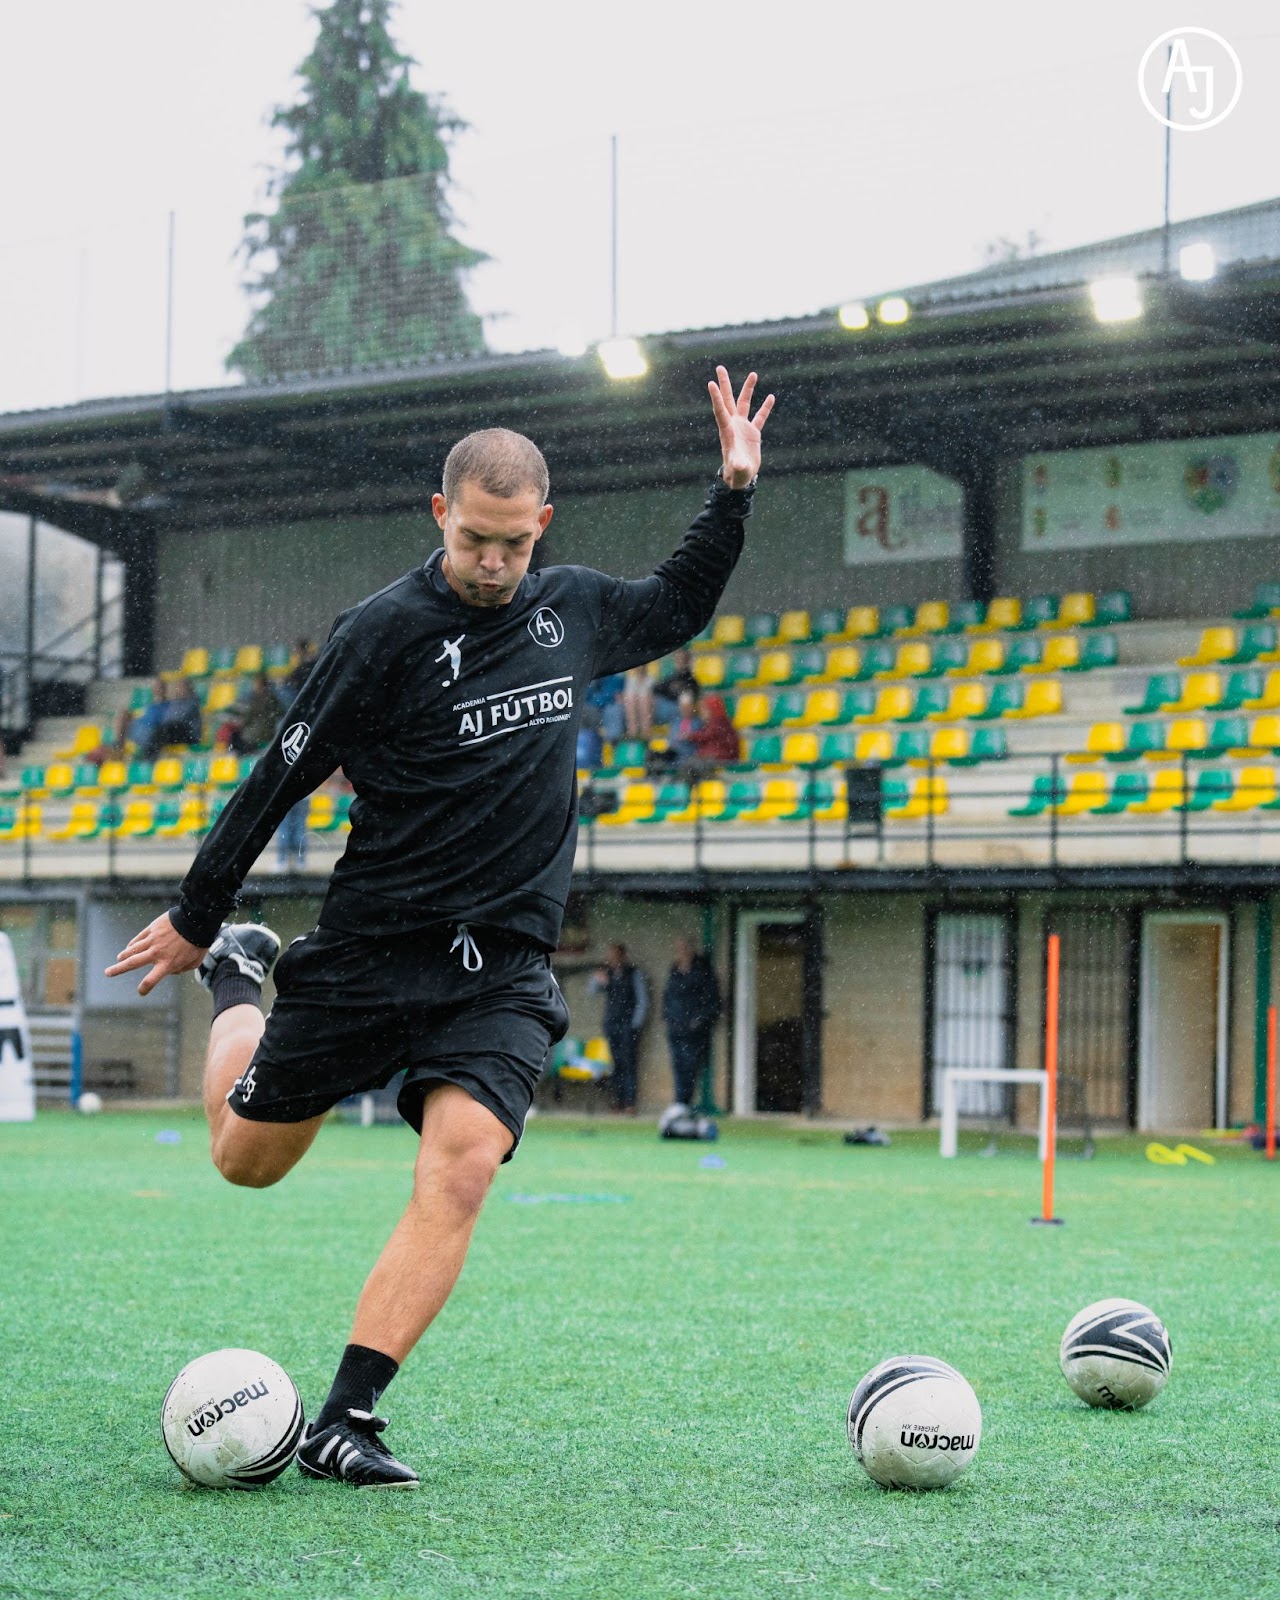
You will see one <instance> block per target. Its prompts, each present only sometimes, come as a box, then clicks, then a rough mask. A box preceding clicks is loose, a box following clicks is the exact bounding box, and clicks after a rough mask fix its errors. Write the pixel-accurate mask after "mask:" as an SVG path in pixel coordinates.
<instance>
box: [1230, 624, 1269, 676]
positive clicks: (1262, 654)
mask: <svg viewBox="0 0 1280 1600" xmlns="http://www.w3.org/2000/svg"><path fill="white" fill-rule="evenodd" d="M1276 645H1277V634H1276V625H1275V623H1274V622H1254V623H1251V624H1250V625H1249V626H1248V627H1246V628H1243V629H1241V632H1240V641H1239V643H1238V645H1237V646H1236V650H1235V653H1234V655H1229V656H1226V657H1224V659H1223V662H1222V665H1223V666H1224V667H1237V666H1238V667H1248V666H1251V665H1252V664H1253V663H1254V662H1255V661H1263V660H1273V659H1274V658H1275V655H1276Z"/></svg>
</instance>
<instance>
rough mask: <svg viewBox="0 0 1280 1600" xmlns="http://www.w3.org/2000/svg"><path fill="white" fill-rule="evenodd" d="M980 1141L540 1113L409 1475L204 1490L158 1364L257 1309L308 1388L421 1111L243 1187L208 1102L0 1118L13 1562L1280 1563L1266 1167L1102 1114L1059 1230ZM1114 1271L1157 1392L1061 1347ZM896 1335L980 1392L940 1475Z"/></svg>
mask: <svg viewBox="0 0 1280 1600" xmlns="http://www.w3.org/2000/svg"><path fill="white" fill-rule="evenodd" d="M164 1127H174V1128H177V1129H178V1130H179V1131H180V1132H181V1135H182V1141H181V1143H180V1144H176V1145H172V1144H157V1143H156V1142H155V1135H156V1132H157V1131H158V1130H159V1129H161V1128H164ZM978 1142H979V1143H980V1142H982V1141H978ZM968 1148H969V1153H968V1154H966V1155H964V1156H963V1157H962V1159H960V1160H957V1161H954V1162H950V1163H946V1162H942V1161H941V1160H939V1158H938V1156H937V1153H936V1145H935V1139H934V1137H931V1136H926V1135H924V1134H921V1135H918V1136H907V1137H902V1138H898V1139H896V1140H895V1143H894V1147H893V1148H892V1149H889V1150H878V1149H865V1148H856V1147H855V1148H850V1147H845V1146H843V1145H842V1144H841V1143H840V1142H839V1137H838V1135H835V1134H832V1133H829V1132H826V1131H821V1132H819V1131H814V1132H812V1133H794V1132H781V1131H774V1130H769V1131H767V1132H765V1131H761V1130H759V1129H756V1128H734V1127H733V1126H732V1124H729V1125H727V1126H726V1129H725V1133H724V1137H723V1138H722V1139H721V1141H720V1143H719V1144H718V1145H715V1146H706V1145H697V1144H673V1143H665V1144H664V1143H661V1142H659V1140H658V1139H657V1138H656V1137H655V1135H654V1132H653V1129H652V1128H651V1127H649V1126H646V1125H643V1124H641V1125H620V1124H617V1123H614V1122H609V1121H605V1120H601V1121H599V1122H597V1123H596V1124H595V1125H594V1126H593V1125H590V1124H584V1123H560V1122H552V1121H550V1120H548V1119H544V1120H542V1121H540V1122H535V1123H533V1124H531V1126H530V1130H529V1133H528V1136H527V1137H526V1140H525V1143H524V1146H523V1148H522V1149H521V1151H520V1153H519V1155H518V1157H517V1159H516V1160H515V1161H514V1162H512V1163H510V1164H509V1165H507V1166H505V1167H504V1168H503V1169H502V1172H501V1174H500V1175H499V1179H498V1182H497V1184H496V1187H495V1190H494V1193H493V1195H492V1198H491V1199H490V1201H489V1204H488V1206H487V1207H486V1210H485V1212H484V1214H483V1216H482V1217H481V1220H480V1223H479V1226H478V1228H477V1230H476V1235H475V1242H474V1245H473V1248H472V1252H471V1257H470V1260H469V1262H468V1265H467V1268H466V1270H465V1272H464V1274H463V1277H462V1280H461V1282H460V1284H459V1286H458V1289H457V1291H456V1292H455V1294H454V1296H453V1298H452V1300H451V1301H450V1303H449V1304H448V1306H447V1307H446V1308H445V1311H444V1313H443V1315H442V1316H441V1317H440V1319H439V1321H438V1322H437V1324H436V1326H435V1327H434V1328H433V1329H432V1330H431V1332H430V1333H429V1334H428V1336H427V1338H426V1340H425V1341H424V1343H423V1345H422V1346H421V1347H420V1349H419V1351H418V1352H417V1354H416V1355H415V1357H414V1358H413V1359H412V1360H411V1362H410V1363H409V1365H408V1367H407V1368H406V1370H405V1371H404V1372H403V1373H402V1374H401V1375H400V1377H399V1378H397V1380H396V1382H395V1384H394V1385H393V1386H392V1388H391V1390H390V1391H389V1392H388V1394H387V1396H386V1398H385V1400H384V1402H383V1406H382V1408H381V1409H385V1410H386V1411H387V1412H388V1413H389V1415H390V1416H391V1418H392V1431H391V1433H390V1435H389V1438H390V1441H391V1443H392V1445H393V1447H394V1448H395V1450H396V1451H397V1453H398V1454H400V1455H401V1456H402V1457H403V1458H404V1459H406V1460H408V1461H410V1462H412V1463H413V1464H414V1465H415V1466H416V1467H417V1468H418V1469H419V1471H420V1472H421V1474H422V1478H423V1488H422V1491H421V1492H420V1493H418V1494H406V1495H398V1496H377V1495H370V1494H368V1493H364V1494H362V1493H360V1492H357V1491H353V1490H350V1489H347V1488H344V1487H342V1486H339V1485H329V1484H310V1483H307V1482H306V1481H305V1480H303V1478H302V1477H301V1476H300V1475H299V1474H298V1473H297V1472H296V1471H294V1470H292V1469H291V1470H290V1471H289V1472H288V1473H287V1474H286V1475H285V1476H284V1477H283V1478H281V1479H279V1480H278V1481H277V1482H276V1483H274V1484H272V1485H271V1486H270V1487H268V1488H266V1489H264V1490H262V1491H259V1492H256V1493H249V1494H244V1493H235V1492H222V1493H218V1492H210V1491H199V1490H191V1489H186V1488H184V1487H183V1486H182V1484H181V1483H180V1481H179V1479H178V1476H177V1474H176V1472H175V1471H174V1469H173V1467H172V1466H171V1465H170V1463H169V1460H168V1458H167V1456H166V1455H165V1452H164V1449H163V1447H162V1445H161V1441H160V1437H159V1429H158V1413H159V1407H160V1401H161V1398H162V1396H163V1395H164V1392H165V1388H166V1386H167V1385H168V1383H169V1380H170V1379H171V1377H172V1376H173V1374H174V1373H175V1372H176V1371H177V1370H178V1368H179V1367H180V1366H181V1365H182V1364H183V1363H184V1362H186V1361H188V1360H190V1359H191V1358H192V1357H193V1356H196V1355H199V1354H201V1353H203V1352H204V1351H207V1350H211V1349H215V1348H218V1347H219V1346H222V1345H249V1346H252V1347H255V1348H258V1349H261V1350H263V1351H266V1352H267V1353H268V1354H270V1355H272V1356H273V1357H275V1358H276V1359H277V1360H279V1361H280V1362H281V1363H282V1364H283V1365H284V1366H285V1367H286V1368H287V1369H288V1370H289V1371H290V1372H291V1373H292V1375H293V1376H294V1378H295V1380H296V1381H297V1383H298V1385H299V1387H300V1389H301V1390H302V1393H303V1396H304V1400H305V1401H306V1403H307V1405H308V1407H310V1408H312V1409H314V1408H315V1406H316V1405H317V1404H318V1402H319V1400H320V1398H321V1397H322V1395H323V1393H324V1390H325V1388H326V1385H327V1382H328V1379H329V1377H330V1376H331V1372H332V1368H333V1364H334V1361H335V1358H336V1356H337V1354H338V1353H339V1351H340V1349H341V1347H342V1344H343V1342H344V1340H345V1337H346V1333H347V1329H348V1321H349V1316H350V1311H351V1307H352V1304H353V1301H354V1298H355V1295H356V1292H357V1290H358V1288H359V1285H360V1283H361V1282H362V1279H363V1275H364V1273H365V1271H366V1270H367V1268H368V1266H369V1264H370V1262H371V1261H372V1259H373V1256H374V1254H375V1252H376V1249H377V1247H378V1245H379V1244H380V1243H381V1240H382V1238H383V1236H384V1235H385V1234H386V1233H387V1231H388V1230H389V1228H390V1227H391V1225H392V1223H393V1221H394V1219H395V1217H396V1215H397V1213H398V1211H399V1208H400V1206H401V1205H402V1203H403V1200H404V1197H405V1194H406V1191H407V1185H408V1179H409V1164H410V1159H411V1155H412V1139H411V1136H410V1135H409V1134H408V1133H407V1132H405V1131H403V1130H401V1129H398V1128H383V1127H379V1128H373V1129H359V1128H354V1127H342V1126H334V1127H330V1128H327V1129H326V1130H325V1131H324V1133H323V1134H322V1136H321V1138H320V1140H319V1142H318V1144H317V1145H316V1147H315V1148H314V1149H313V1150H312V1152H311V1154H310V1155H309V1156H308V1157H307V1159H306V1160H305V1161H304V1163H303V1164H302V1165H301V1167H299V1169H298V1170H297V1171H296V1172H295V1173H294V1174H293V1175H292V1176H291V1177H290V1178H289V1179H288V1180H287V1181H286V1182H285V1183H283V1184H282V1185H280V1186H279V1187H278V1188H277V1189H274V1190H271V1191H267V1192H253V1191H246V1190H235V1189H232V1188H230V1187H229V1186H227V1185H226V1184H224V1183H223V1182H222V1181H221V1180H220V1179H219V1178H218V1177H217V1176H216V1174H215V1173H214V1172H213V1170H212V1168H211V1167H210V1166H209V1165H208V1162H207V1158H206V1155H205V1147H204V1138H203V1130H202V1128H201V1126H200V1124H199V1123H198V1122H197V1121H196V1120H195V1119H194V1118H192V1117H187V1116H183V1117H175V1116H169V1117H156V1116H151V1115H145V1116H144V1115H128V1114H119V1115H110V1114H107V1115H104V1116H101V1117H97V1118H84V1117H75V1116H72V1115H69V1114H58V1113H51V1114H45V1115H42V1116H41V1117H40V1119H39V1120H38V1121H37V1122H36V1123H35V1124H34V1125H32V1126H23V1127H0V1239H2V1240H3V1245H2V1249H3V1258H2V1264H3V1275H2V1278H0V1353H2V1357H3V1369H2V1370H3V1411H2V1412H0V1418H2V1429H0V1593H2V1594H5V1595H10V1594H12V1595H16V1596H22V1597H23V1600H27V1597H41V1596H50V1597H55V1596H56V1597H57V1600H81V1597H84V1600H89V1597H95V1600H97V1597H108V1596H117V1595H119V1596H128V1597H130V1600H149V1597H152V1596H155V1597H165V1600H169V1597H174V1596H182V1597H186V1596H191V1597H204V1596H208V1597H210V1600H242V1597H252V1600H258V1597H262V1600H266V1597H268V1596H271V1597H276V1596H280V1597H284V1596H289V1597H293V1596H306V1597H316V1600H343V1597H348V1596H350V1597H355V1600H359V1597H374V1596H378V1597H381V1596H387V1597H391V1596H395V1597H397V1600H399V1597H404V1596H412V1595H479V1596H485V1597H489V1596H513V1597H520V1600H525V1597H532V1596H543V1595H547V1596H550V1595H555V1596H558V1597H575V1596H583V1597H588V1596H589V1597H593V1600H594V1597H613V1596H627V1597H631V1596H651V1595H652V1596H664V1597H665V1596H683V1595H705V1596H709V1597H714V1600H732V1597H738V1596H743V1597H747V1596H750V1597H756V1596H774V1595H787V1594H791V1593H792V1592H793V1591H794V1590H795V1589H796V1588H798V1587H799V1588H803V1589H804V1591H805V1592H808V1593H812V1594H815V1595H838V1596H845V1595H848V1596H858V1597H870V1596H875V1595H880V1594H886V1595H895V1596H905V1597H920V1600H926V1597H930V1596H938V1597H951V1596H961V1597H969V1596H972V1597H974V1600H1002V1597H1006V1596H1007V1597H1014V1596H1016V1597H1019V1600H1021V1597H1026V1596H1041V1595H1043V1596H1053V1597H1055V1600H1069V1597H1072V1596H1089V1597H1095V1596H1096V1597H1107V1600H1113V1597H1114V1600H1123V1597H1128V1596H1133V1597H1144V1600H1145V1597H1149V1596H1155V1597H1159V1600H1175V1597H1182V1596H1186V1597H1193V1596H1194V1597H1196V1600H1201V1597H1204V1596H1215V1597H1216V1596H1233V1597H1234V1596H1264V1595H1269V1596H1274V1595H1276V1594H1277V1593H1280V1538H1278V1537H1277V1526H1278V1519H1280V1477H1278V1475H1277V1471H1276V1466H1275V1461H1276V1449H1277V1445H1276V1440H1277V1435H1278V1434H1280V1393H1278V1391H1277V1384H1276V1372H1277V1368H1278V1367H1280V1283H1278V1274H1277V1259H1278V1257H1277V1223H1278V1222H1280V1206H1278V1205H1277V1188H1278V1186H1280V1170H1277V1169H1276V1168H1267V1167H1266V1166H1265V1165H1264V1164H1263V1162H1262V1161H1261V1159H1260V1158H1258V1157H1256V1156H1253V1155H1251V1154H1248V1153H1245V1152H1243V1151H1235V1150H1226V1151H1222V1152H1220V1155H1219V1160H1218V1163H1217V1165H1215V1166H1213V1167H1211V1168H1210V1167H1202V1166H1199V1165H1196V1164H1194V1163H1192V1164H1189V1165H1187V1166H1185V1167H1156V1166H1153V1165H1151V1164H1149V1163H1148V1162H1147V1161H1146V1160H1145V1159H1144V1157H1143V1153H1142V1149H1143V1147H1142V1144H1141V1142H1138V1141H1129V1140H1126V1141H1116V1142H1114V1143H1104V1144H1103V1145H1102V1146H1101V1148H1100V1150H1099V1152H1098V1155H1097V1157H1096V1159H1095V1160H1093V1161H1091V1162H1082V1161H1064V1162H1062V1163H1061V1164H1060V1167H1059V1176H1060V1181H1059V1197H1060V1204H1059V1210H1060V1212H1061V1214H1062V1215H1063V1216H1065V1218H1066V1221H1067V1225H1066V1226H1065V1227H1064V1228H1060V1229H1035V1228H1032V1227H1030V1226H1029V1225H1028V1217H1029V1216H1030V1215H1031V1213H1032V1212H1033V1211H1034V1210H1035V1209H1036V1207H1037V1202H1038V1196H1039V1168H1038V1166H1037V1165H1036V1163H1035V1162H1034V1160H1031V1159H1029V1158H1028V1157H1027V1156H1026V1155H1025V1154H1022V1155H1019V1154H1016V1153H1015V1154H1010V1155H1002V1156H1001V1157H999V1158H998V1159H996V1160H983V1159H981V1158H980V1157H979V1156H978V1155H977V1154H975V1153H973V1151H974V1149H975V1148H976V1146H975V1145H974V1144H972V1143H971V1144H970V1145H969V1147H968ZM709 1154H710V1155H713V1156H718V1157H720V1158H722V1159H723V1163H724V1164H723V1166H720V1167H714V1166H713V1167H705V1166H703V1165H702V1164H701V1163H702V1162H703V1160H704V1158H705V1157H706V1156H708V1155H709ZM575 1197H576V1198H575ZM1107 1295H1128V1296H1132V1297H1134V1298H1136V1299H1139V1300H1142V1301H1145V1302H1146V1303H1148V1304H1150V1305H1152V1306H1153V1307H1154V1308H1155V1309H1156V1310H1157V1311H1158V1312H1159V1313H1160V1315H1161V1316H1162V1317H1163V1318H1164V1319H1165V1321H1166V1322H1167V1323H1168V1325H1169V1327H1170V1330H1171V1333H1172V1337H1173V1350H1174V1365H1173V1376H1172V1378H1171V1379H1170V1382H1169V1385H1168V1387H1167V1388H1166V1390H1165V1391H1164V1393H1163V1394H1162V1395H1161V1396H1160V1397H1159V1398H1158V1399H1157V1400H1156V1401H1155V1403H1154V1404H1153V1405H1152V1406H1151V1407H1150V1408H1149V1409H1148V1410H1146V1411H1144V1412H1140V1413H1137V1414H1134V1415H1125V1414H1118V1413H1106V1412H1094V1411H1090V1410H1088V1409H1087V1408H1086V1407H1084V1406H1083V1405H1081V1404H1080V1403H1079V1402H1078V1401H1077V1400H1076V1399H1075V1397H1074V1396H1073V1395H1072V1394H1071V1393H1070V1391H1069V1390H1068V1389H1067V1387H1066V1385H1065V1384H1064V1383H1063V1381H1062V1378H1061V1376H1060V1375H1059V1372H1058V1367H1057V1347H1058V1339H1059V1337H1060V1335H1061V1332H1062V1328H1063V1326H1064V1325H1065V1323H1066V1322H1067V1319H1068V1318H1069V1317H1070V1316H1071V1315H1072V1314H1073V1313H1074V1312H1075V1311H1076V1310H1078V1309H1079V1308H1080V1307H1081V1306H1083V1305H1084V1304H1086V1303H1087V1302H1089V1301H1092V1300H1096V1299H1099V1298H1101V1297H1103V1296H1107ZM903 1352H924V1353H928V1354H933V1355H937V1356H941V1357H942V1358H943V1359H945V1360H947V1361H950V1362H953V1363H954V1364H955V1365H957V1366H958V1367H959V1368H960V1369H961V1370H962V1371H963V1372H964V1373H965V1374H966V1376H967V1377H968V1378H969V1379H970V1381H971V1382H972V1383H973V1385H974V1387H975V1389H976V1390H977V1393H978V1397H979V1399H980V1400H981V1403H982V1407H983V1414H984V1433H983V1440H982V1447H981V1449H980V1451H979V1453H978V1457H977V1459H976V1461H975V1462H974V1464H973V1466H972V1468H971V1469H970V1470H969V1472H968V1473H967V1475H966V1476H964V1477H963V1478H962V1479H960V1481H959V1482H958V1483H957V1484H955V1485H954V1486H953V1487H952V1488H950V1489H948V1490H945V1491H942V1492H939V1493H934V1494H925V1495H910V1494H902V1493H891V1492H886V1491H884V1490H882V1489H879V1488H877V1487H876V1486H875V1485H874V1484H872V1483H871V1481H870V1480H869V1479H868V1478H867V1477H866V1476H865V1475H864V1474H863V1473H862V1471H861V1469H860V1468H859V1467H858V1466H857V1465H856V1463H855V1462H854V1460H853V1457H852V1454H851V1452H850V1450H849V1446H848V1444H847V1442H846V1440H845V1434H844V1409H845V1405H846V1403H847V1401H848V1397H849V1393H850V1391H851V1389H852V1388H853V1385H854V1384H855V1383H856V1382H857V1380H858V1378H859V1377H861V1375H862V1374H863V1373H864V1372H865V1371H866V1370H867V1369H868V1368H869V1367H871V1366H872V1365H873V1364H874V1363H875V1362H877V1361H879V1360H880V1359H881V1358H882V1357H884V1356H886V1355H890V1354H894V1353H903Z"/></svg>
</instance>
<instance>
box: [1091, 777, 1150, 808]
mask: <svg viewBox="0 0 1280 1600" xmlns="http://www.w3.org/2000/svg"><path fill="white" fill-rule="evenodd" d="M1147 790H1148V783H1147V775H1146V773H1145V772H1117V773H1116V780H1115V782H1114V783H1113V784H1112V786H1111V794H1110V796H1109V797H1108V799H1107V802H1106V804H1105V805H1101V806H1096V807H1095V808H1094V812H1093V814H1094V816H1095V817H1117V816H1119V815H1120V814H1121V812H1124V811H1127V810H1128V809H1129V807H1130V806H1132V805H1140V804H1142V803H1143V802H1144V801H1145V800H1146V798H1147Z"/></svg>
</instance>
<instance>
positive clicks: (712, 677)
mask: <svg viewBox="0 0 1280 1600" xmlns="http://www.w3.org/2000/svg"><path fill="white" fill-rule="evenodd" d="M693 675H694V677H695V678H696V679H697V680H698V682H699V683H700V684H701V686H702V687H703V688H704V689H718V688H719V687H720V685H721V684H722V683H723V682H724V657H723V656H722V655H721V654H720V652H719V651H718V650H704V651H702V652H701V653H700V654H698V655H696V656H694V658H693Z"/></svg>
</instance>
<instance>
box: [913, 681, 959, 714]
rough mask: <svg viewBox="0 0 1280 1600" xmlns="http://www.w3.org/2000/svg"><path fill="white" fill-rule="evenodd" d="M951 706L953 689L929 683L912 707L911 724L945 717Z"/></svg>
mask: <svg viewBox="0 0 1280 1600" xmlns="http://www.w3.org/2000/svg"><path fill="white" fill-rule="evenodd" d="M950 704H951V689H950V687H949V686H948V685H946V684H941V683H927V684H925V686H924V688H923V689H921V690H920V692H919V694H917V695H916V698H915V704H914V705H913V706H912V707H911V715H910V717H909V718H908V719H907V720H908V721H910V722H924V721H925V720H926V719H927V718H929V717H938V716H943V715H944V714H945V713H946V710H947V708H948V706H949V705H950Z"/></svg>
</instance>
